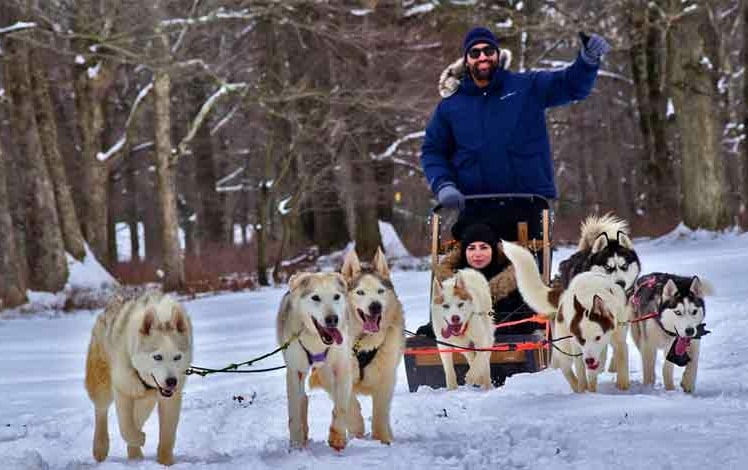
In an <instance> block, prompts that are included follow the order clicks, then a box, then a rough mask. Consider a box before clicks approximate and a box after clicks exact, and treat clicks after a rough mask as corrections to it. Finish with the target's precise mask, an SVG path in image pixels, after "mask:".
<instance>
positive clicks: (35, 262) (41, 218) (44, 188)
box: [4, 2, 68, 292]
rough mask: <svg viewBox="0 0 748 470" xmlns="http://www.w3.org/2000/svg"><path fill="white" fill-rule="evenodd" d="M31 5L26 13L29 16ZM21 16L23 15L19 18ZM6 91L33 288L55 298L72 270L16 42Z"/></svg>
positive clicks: (8, 45)
mask: <svg viewBox="0 0 748 470" xmlns="http://www.w3.org/2000/svg"><path fill="white" fill-rule="evenodd" d="M30 5H31V2H29V3H28V4H27V5H25V6H24V8H23V10H20V11H22V12H23V13H25V14H28V11H29V9H30ZM19 16H20V15H19ZM4 45H5V52H6V53H7V57H6V60H5V61H4V66H5V67H4V71H5V86H6V89H7V91H8V95H9V96H10V99H11V113H12V114H11V123H12V128H13V137H14V144H15V145H14V147H15V149H16V150H17V152H18V153H17V154H16V161H17V163H18V164H17V165H16V168H17V169H18V170H19V171H21V172H23V173H24V177H23V181H24V187H23V191H24V197H23V209H24V215H25V219H24V235H25V255H26V261H27V265H28V268H29V270H28V276H29V287H31V288H33V289H37V290H45V291H51V292H56V291H59V290H60V289H61V288H62V287H63V286H64V285H65V282H66V281H67V277H68V267H67V259H66V256H65V246H64V243H63V240H62V232H61V230H60V223H59V218H58V215H57V208H56V204H55V193H54V188H53V184H52V180H51V178H50V175H49V172H48V170H47V163H46V161H45V158H44V154H43V149H42V144H41V139H40V135H39V128H38V126H37V121H36V114H35V111H34V110H35V106H34V93H33V90H32V87H31V76H32V69H31V66H30V63H29V62H30V57H29V46H28V44H27V43H25V42H23V41H20V40H18V39H16V38H8V39H7V40H6V41H4Z"/></svg>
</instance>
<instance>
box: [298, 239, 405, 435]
mask: <svg viewBox="0 0 748 470" xmlns="http://www.w3.org/2000/svg"><path fill="white" fill-rule="evenodd" d="M341 274H342V275H343V278H345V280H346V281H347V283H348V295H347V299H348V310H349V314H350V318H349V322H348V332H349V335H350V341H351V351H350V356H349V357H350V360H351V369H352V370H353V393H352V394H351V400H350V406H349V408H348V431H349V432H350V433H351V434H352V435H353V436H355V437H358V438H361V437H363V436H364V431H365V430H364V418H363V416H362V415H361V404H360V403H359V400H358V398H357V395H370V396H371V398H372V400H371V401H372V418H371V437H372V439H375V440H378V441H381V442H382V443H383V444H390V443H391V442H392V439H393V437H392V428H391V426H390V407H391V404H392V395H393V394H394V392H395V383H396V380H397V367H398V364H399V363H400V360H401V358H402V357H403V350H404V348H405V338H404V336H403V328H404V324H403V307H402V305H401V304H400V300H398V298H397V294H396V293H395V288H394V286H393V285H392V281H391V280H390V271H389V268H388V267H387V260H386V259H385V257H384V253H382V250H381V249H378V250H377V253H376V255H375V256H374V260H373V262H372V267H371V268H364V267H362V266H361V262H360V260H359V258H358V255H357V254H356V252H355V251H354V250H351V251H350V252H348V254H347V255H346V257H345V260H344V261H343V267H342V268H341ZM309 385H310V386H311V387H314V386H321V387H324V388H325V389H326V390H328V391H330V390H331V389H332V384H331V383H330V382H328V381H327V380H325V377H324V376H323V375H322V374H317V373H316V372H314V373H312V376H311V377H310V379H309Z"/></svg>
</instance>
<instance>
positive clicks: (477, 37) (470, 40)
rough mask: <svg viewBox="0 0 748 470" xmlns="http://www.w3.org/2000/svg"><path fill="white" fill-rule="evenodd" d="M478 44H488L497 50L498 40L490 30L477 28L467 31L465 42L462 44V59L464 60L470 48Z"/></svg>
mask: <svg viewBox="0 0 748 470" xmlns="http://www.w3.org/2000/svg"><path fill="white" fill-rule="evenodd" d="M479 42H485V43H486V44H490V45H492V46H493V47H495V48H496V49H498V48H499V38H497V37H496V35H495V34H494V33H492V32H491V30H490V29H488V28H484V27H482V26H478V27H475V28H473V29H471V30H470V31H468V33H467V34H466V35H465V40H464V41H463V42H462V57H463V58H464V57H465V56H466V55H467V53H468V51H469V50H470V48H471V47H473V46H474V45H476V44H478V43H479Z"/></svg>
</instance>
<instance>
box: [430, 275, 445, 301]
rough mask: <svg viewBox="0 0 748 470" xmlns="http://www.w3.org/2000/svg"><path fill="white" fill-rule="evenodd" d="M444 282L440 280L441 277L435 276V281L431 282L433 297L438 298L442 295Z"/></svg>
mask: <svg viewBox="0 0 748 470" xmlns="http://www.w3.org/2000/svg"><path fill="white" fill-rule="evenodd" d="M442 290H443V288H442V283H441V282H439V279H437V278H436V276H434V282H432V283H431V298H434V299H435V298H437V297H441V296H442Z"/></svg>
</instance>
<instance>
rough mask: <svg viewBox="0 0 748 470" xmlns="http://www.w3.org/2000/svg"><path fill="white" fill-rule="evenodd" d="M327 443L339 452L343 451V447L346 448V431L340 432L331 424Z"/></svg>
mask: <svg viewBox="0 0 748 470" xmlns="http://www.w3.org/2000/svg"><path fill="white" fill-rule="evenodd" d="M327 443H328V444H329V445H330V447H332V448H333V449H335V450H337V451H338V452H340V451H342V450H343V449H345V444H346V439H345V431H344V432H340V431H338V430H337V429H335V428H333V427H332V426H330V435H329V436H328V437H327Z"/></svg>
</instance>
